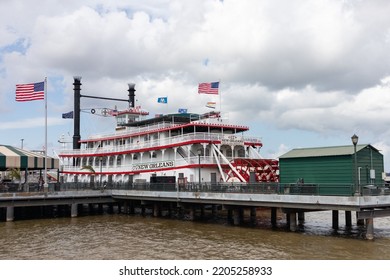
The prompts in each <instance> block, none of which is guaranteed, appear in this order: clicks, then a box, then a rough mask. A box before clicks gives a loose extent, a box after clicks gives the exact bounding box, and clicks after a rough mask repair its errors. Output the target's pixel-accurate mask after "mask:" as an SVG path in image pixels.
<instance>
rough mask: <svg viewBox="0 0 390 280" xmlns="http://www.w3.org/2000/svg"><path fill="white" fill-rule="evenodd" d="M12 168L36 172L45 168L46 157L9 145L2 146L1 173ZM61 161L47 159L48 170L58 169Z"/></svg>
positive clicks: (0, 151)
mask: <svg viewBox="0 0 390 280" xmlns="http://www.w3.org/2000/svg"><path fill="white" fill-rule="evenodd" d="M10 168H18V169H20V170H26V169H30V170H34V169H44V168H45V155H44V154H43V153H39V152H30V151H26V150H22V149H19V148H16V147H12V146H8V145H0V171H5V170H7V169H10ZM58 168H59V160H58V159H56V158H52V157H47V169H58Z"/></svg>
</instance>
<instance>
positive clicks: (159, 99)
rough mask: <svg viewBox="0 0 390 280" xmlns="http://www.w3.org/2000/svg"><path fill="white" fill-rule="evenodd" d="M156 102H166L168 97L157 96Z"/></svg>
mask: <svg viewBox="0 0 390 280" xmlns="http://www.w3.org/2000/svg"><path fill="white" fill-rule="evenodd" d="M157 102H158V103H164V104H167V103H168V97H159V98H157Z"/></svg>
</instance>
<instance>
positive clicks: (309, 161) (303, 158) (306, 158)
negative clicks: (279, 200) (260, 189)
mask: <svg viewBox="0 0 390 280" xmlns="http://www.w3.org/2000/svg"><path fill="white" fill-rule="evenodd" d="M356 156H357V172H356V169H355V157H354V146H353V145H349V146H335V147H318V148H303V149H293V150H291V151H289V152H287V153H286V154H284V155H282V156H281V157H280V158H279V168H280V182H281V183H282V184H290V183H296V182H298V181H303V182H304V183H305V184H306V183H309V184H310V183H313V184H355V178H356V177H355V176H356V175H355V173H357V176H358V182H359V184H360V185H368V184H382V183H383V182H384V181H383V179H384V176H383V175H384V163H383V155H382V154H381V153H380V152H379V150H378V149H376V148H375V147H373V146H371V145H357V146H356Z"/></svg>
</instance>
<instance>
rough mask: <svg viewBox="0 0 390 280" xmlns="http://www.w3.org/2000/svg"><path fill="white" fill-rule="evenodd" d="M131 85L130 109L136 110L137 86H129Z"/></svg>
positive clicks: (129, 90)
mask: <svg viewBox="0 0 390 280" xmlns="http://www.w3.org/2000/svg"><path fill="white" fill-rule="evenodd" d="M128 85H129V89H128V92H129V107H132V108H134V107H135V88H134V87H135V84H128Z"/></svg>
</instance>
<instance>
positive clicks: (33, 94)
mask: <svg viewBox="0 0 390 280" xmlns="http://www.w3.org/2000/svg"><path fill="white" fill-rule="evenodd" d="M42 99H45V82H39V83H32V84H20V85H16V101H32V100H42Z"/></svg>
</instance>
